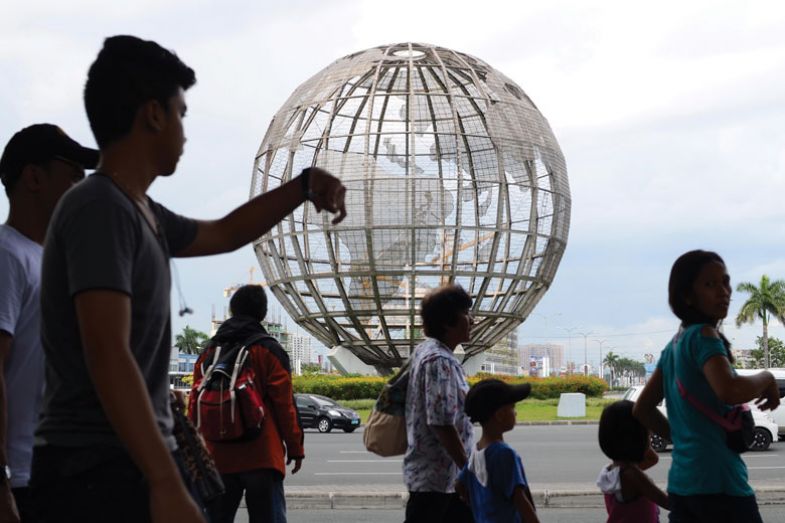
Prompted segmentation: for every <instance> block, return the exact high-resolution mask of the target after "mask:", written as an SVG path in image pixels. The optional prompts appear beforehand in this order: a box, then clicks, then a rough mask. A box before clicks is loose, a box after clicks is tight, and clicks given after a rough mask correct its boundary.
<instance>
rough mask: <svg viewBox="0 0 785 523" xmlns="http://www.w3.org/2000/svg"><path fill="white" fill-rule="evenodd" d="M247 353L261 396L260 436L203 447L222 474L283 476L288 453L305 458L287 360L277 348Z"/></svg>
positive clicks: (199, 374)
mask: <svg viewBox="0 0 785 523" xmlns="http://www.w3.org/2000/svg"><path fill="white" fill-rule="evenodd" d="M248 351H249V358H250V361H251V365H253V367H254V371H255V372H256V383H255V384H256V387H257V390H259V391H261V392H262V397H263V398H264V406H265V419H264V422H263V423H262V433H261V434H260V435H259V437H257V438H256V439H253V440H250V441H241V442H231V443H220V442H213V441H205V443H206V444H207V449H208V450H209V451H210V452H211V453H212V455H213V458H214V459H215V464H216V465H217V467H218V471H219V472H221V474H231V473H234V472H247V471H250V470H255V469H275V470H277V471H279V472H280V473H281V474H283V475H284V476H285V475H286V455H287V451H288V455H289V457H291V458H298V457H299V458H302V457H304V456H305V449H304V448H303V431H302V428H300V423H299V420H298V417H297V409H296V407H295V405H294V396H293V394H292V376H291V374H290V373H289V372H288V371H287V370H286V367H288V366H289V365H288V361H289V356H288V355H287V354H286V353H285V352H283V350H282V349H281V348H280V347H274V348H270V349H268V348H267V347H265V346H263V345H254V346H252V347H250V348H249V349H248ZM208 352H209V351H205V352H203V353H202V354H201V355H200V356H199V359H198V360H197V362H196V365H195V366H194V383H197V380H199V379H200V378H201V377H202V361H203V360H204V359H205V357H206V355H207V353H208ZM282 359H283V360H284V361H285V363H286V367H284V361H282ZM195 390H196V388H195V387H192V389H191V397H192V398H195V397H196V396H195V394H194V393H195ZM284 444H285V445H286V446H285V447H284Z"/></svg>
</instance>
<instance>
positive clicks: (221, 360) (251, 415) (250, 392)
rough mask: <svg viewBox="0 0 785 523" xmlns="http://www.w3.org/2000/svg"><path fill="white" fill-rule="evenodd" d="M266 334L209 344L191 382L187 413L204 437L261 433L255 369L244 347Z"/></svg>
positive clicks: (243, 438)
mask: <svg viewBox="0 0 785 523" xmlns="http://www.w3.org/2000/svg"><path fill="white" fill-rule="evenodd" d="M266 339H269V340H272V341H275V343H277V341H276V340H275V338H273V337H272V336H269V335H260V336H255V337H253V338H252V339H249V340H248V341H246V342H245V343H236V344H234V345H226V346H222V345H213V346H211V347H208V349H207V351H209V352H208V354H207V356H206V357H205V359H204V360H203V361H202V364H201V366H202V377H201V378H200V379H199V380H197V381H196V382H195V383H194V389H193V390H194V393H193V397H191V399H190V401H189V402H188V407H189V408H188V412H189V414H190V417H191V420H192V421H193V423H194V425H196V428H197V429H198V430H199V432H201V433H202V436H204V438H205V439H206V440H209V441H215V442H230V441H246V440H250V439H254V438H256V437H258V436H259V434H261V432H262V423H263V422H264V416H265V412H264V401H263V394H262V391H260V390H257V387H256V380H255V378H256V371H255V370H254V368H253V365H251V361H250V358H249V356H250V353H249V351H248V348H249V347H251V346H253V345H256V344H258V343H260V342H262V341H264V340H266Z"/></svg>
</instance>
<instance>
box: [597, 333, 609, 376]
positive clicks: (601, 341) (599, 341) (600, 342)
mask: <svg viewBox="0 0 785 523" xmlns="http://www.w3.org/2000/svg"><path fill="white" fill-rule="evenodd" d="M594 341H596V342H597V343H599V344H600V379H602V378H603V376H604V374H603V373H602V370H603V369H602V344H603V343H605V342H606V341H607V340H594Z"/></svg>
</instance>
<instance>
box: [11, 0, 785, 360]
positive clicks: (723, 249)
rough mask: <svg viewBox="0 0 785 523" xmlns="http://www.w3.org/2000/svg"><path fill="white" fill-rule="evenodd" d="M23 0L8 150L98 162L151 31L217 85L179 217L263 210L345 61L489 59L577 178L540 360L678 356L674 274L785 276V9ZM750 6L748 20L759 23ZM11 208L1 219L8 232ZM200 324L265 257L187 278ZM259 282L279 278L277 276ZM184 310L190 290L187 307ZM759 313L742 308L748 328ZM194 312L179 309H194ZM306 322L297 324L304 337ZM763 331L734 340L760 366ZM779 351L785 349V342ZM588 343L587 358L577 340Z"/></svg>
mask: <svg viewBox="0 0 785 523" xmlns="http://www.w3.org/2000/svg"><path fill="white" fill-rule="evenodd" d="M246 4H247V3H246V2H235V1H225V2H221V3H220V4H219V3H218V2H211V1H194V0H190V1H187V2H186V1H179V0H163V1H152V0H139V1H136V2H123V3H120V2H104V1H79V0H72V1H69V2H35V1H28V2H13V3H9V4H8V5H4V8H3V16H2V18H0V70H2V72H3V73H2V75H0V115H2V118H0V142H2V144H5V143H6V142H7V140H8V139H9V138H10V137H11V135H12V134H13V133H14V132H15V131H17V130H18V129H20V128H22V127H24V126H26V125H29V124H31V123H36V122H44V121H49V122H53V123H57V124H59V125H61V126H62V127H63V128H64V129H65V130H66V131H67V132H68V133H69V134H70V135H71V136H73V137H74V138H76V139H77V140H79V141H80V142H82V143H84V144H89V145H92V144H94V140H93V138H92V135H91V134H90V130H89V127H88V124H87V119H86V117H85V114H84V109H83V106H82V102H81V91H82V87H83V84H84V79H85V74H86V71H87V68H88V66H89V64H90V63H91V62H92V61H93V59H94V58H95V55H96V53H97V52H98V50H99V49H100V47H101V43H102V40H103V38H105V37H106V36H110V35H114V34H122V33H124V34H133V35H137V36H140V37H143V38H148V39H153V40H156V41H157V42H159V43H160V44H162V45H163V46H164V47H167V48H171V49H174V50H175V51H176V52H177V53H178V55H179V56H180V57H181V58H182V59H183V60H184V61H185V62H186V63H188V64H189V65H190V66H191V67H193V68H194V69H195V70H196V73H197V85H196V86H195V87H194V88H192V89H191V90H190V91H189V92H188V94H187V102H188V106H189V110H188V117H187V119H186V121H185V124H186V134H187V137H188V143H187V144H186V149H185V154H184V156H183V158H182V160H181V161H180V165H179V168H178V171H177V173H176V174H175V176H173V177H170V178H167V179H159V180H157V181H156V183H155V184H154V186H153V188H152V190H151V194H152V196H153V197H154V198H156V199H157V200H158V201H161V202H162V203H164V204H166V205H167V206H168V207H170V208H171V209H173V210H175V211H176V212H179V213H182V214H185V215H188V216H193V217H199V218H214V217H219V216H221V215H223V214H224V213H226V212H228V211H229V210H231V209H232V208H233V207H235V206H236V205H238V204H239V203H241V202H242V201H244V200H245V199H247V197H248V193H249V188H250V181H251V172H252V168H253V160H254V155H255V153H256V151H257V149H258V147H259V145H260V143H261V141H262V138H263V136H264V132H265V130H266V129H267V126H268V124H269V122H270V119H271V117H272V116H273V114H274V113H275V112H276V111H277V110H278V108H279V107H280V106H281V105H282V104H283V103H284V101H285V100H286V98H287V97H288V95H289V94H290V93H291V92H292V91H293V90H294V89H295V88H296V87H297V86H298V85H299V84H300V83H302V82H303V81H305V80H306V79H308V78H309V77H311V76H312V75H313V74H315V73H316V72H318V71H319V70H321V69H322V68H324V67H326V66H327V65H329V64H330V63H331V62H333V61H334V60H335V59H337V58H339V57H341V56H344V55H346V54H349V53H352V52H355V51H359V50H362V49H366V48H369V47H373V46H377V45H382V44H389V43H394V42H405V41H414V42H427V43H432V44H437V45H440V46H444V47H449V48H453V49H455V50H457V51H462V52H465V53H469V54H472V55H474V56H477V57H478V58H481V59H482V60H484V61H486V62H487V63H489V64H490V65H491V66H493V67H494V68H496V69H498V70H500V71H501V72H503V73H504V74H506V75H507V76H509V77H510V78H512V79H513V80H515V81H516V82H517V83H518V85H520V86H521V87H522V88H523V89H524V91H526V93H527V94H528V95H529V96H530V97H531V98H532V100H534V102H535V103H536V104H537V106H538V107H539V109H540V110H541V111H542V112H543V114H544V115H545V117H546V118H547V119H548V120H549V122H550V124H551V127H552V128H553V131H554V133H555V134H556V137H557V139H558V140H559V143H560V145H561V148H562V151H563V153H564V156H565V158H566V160H567V167H568V173H569V178H570V184H571V189H572V198H573V200H572V201H573V213H572V223H571V230H570V238H569V242H568V245H567V252H566V255H565V257H564V259H563V260H562V263H561V266H560V268H559V271H558V273H557V275H556V279H555V281H554V283H553V285H552V287H551V289H550V291H549V292H548V294H547V295H546V296H545V298H543V300H542V301H541V302H540V304H539V305H538V306H537V308H536V309H535V313H534V314H533V315H532V316H531V318H530V319H529V321H528V322H527V323H526V324H524V325H523V326H522V327H521V328H520V329H519V338H520V342H521V343H527V342H544V341H553V342H558V343H563V344H569V345H570V346H571V347H572V350H571V351H568V356H570V357H572V358H574V359H576V360H578V361H582V360H583V346H584V338H583V337H581V336H579V335H572V337H571V339H568V329H572V330H573V332H577V331H580V332H591V333H592V334H589V335H588V336H587V337H586V340H587V345H588V347H589V359H590V360H593V359H596V357H597V355H598V348H599V346H600V343H598V342H596V341H594V340H598V339H604V340H606V341H605V343H603V344H602V345H603V350H604V352H607V350H608V348H609V347H610V346H612V347H614V349H613V350H614V351H615V352H617V353H621V354H623V355H627V356H631V357H638V356H639V355H641V354H643V353H645V352H654V353H657V352H658V351H659V350H660V349H661V348H662V346H664V344H665V343H666V342H667V340H668V339H669V337H670V335H671V334H672V332H673V331H674V329H675V328H676V325H677V322H676V321H675V319H674V317H673V316H672V315H671V313H670V311H669V310H668V307H667V292H666V286H667V278H668V272H669V270H670V266H671V264H672V263H673V261H674V260H675V258H676V257H677V256H678V255H679V254H681V253H682V252H684V251H686V250H689V249H693V248H705V249H711V250H716V251H718V252H719V253H720V254H721V255H722V256H723V257H724V258H725V260H726V262H727V264H728V269H729V272H730V274H731V278H732V280H733V281H734V282H739V281H751V282H754V283H757V282H758V281H759V279H760V276H761V274H764V273H765V274H768V275H769V276H770V277H772V278H785V249H784V248H783V243H782V242H783V238H784V237H785V234H784V233H785V205H783V203H782V200H783V195H784V194H785V36H783V27H785V4H782V3H781V2H775V1H770V2H763V1H758V2H754V3H751V2H749V3H739V2H727V1H716V0H715V1H691V2H683V1H680V2H667V1H666V2H646V3H643V2H630V1H623V2H602V3H597V4H598V5H596V6H593V7H592V6H588V5H587V4H588V3H587V2H580V1H574V2H559V1H551V2H540V3H539V4H540V5H534V4H535V3H534V2H496V1H491V0H485V1H484V2H476V1H473V2H465V1H455V0H453V1H449V2H436V1H428V2H424V1H422V0H418V1H398V2H375V1H371V0H366V1H354V2H350V1H330V2H323V1H288V2H255V4H256V5H255V6H249V5H246ZM742 6H743V7H742ZM7 209H8V205H7V201H6V200H5V199H2V200H0V216H5V215H6V213H7ZM177 266H178V268H179V272H180V279H181V281H182V286H183V291H184V293H185V296H186V300H187V301H188V304H189V305H190V307H191V308H193V309H194V310H195V314H194V315H193V316H187V317H185V318H180V317H178V316H177V315H176V313H175V315H174V319H173V329H174V331H175V332H178V331H179V330H181V329H182V327H183V326H184V325H185V324H186V323H188V324H190V325H191V326H192V327H195V328H197V329H200V330H204V331H208V330H209V326H210V325H209V321H210V315H211V309H212V308H213V307H214V308H215V310H216V312H217V313H218V314H221V313H222V310H223V308H224V306H225V305H226V300H225V299H224V297H223V289H224V288H225V287H227V286H229V285H231V284H233V283H237V282H245V281H247V280H248V270H249V268H250V267H255V266H257V262H256V259H255V256H254V254H253V252H252V249H251V248H250V247H247V248H244V249H242V250H240V251H238V252H236V253H233V254H231V255H223V256H215V257H211V258H204V259H199V260H181V261H178V262H177ZM255 276H256V278H260V277H261V275H260V271H259V270H257V271H256V275H255ZM173 291H174V289H173ZM744 298H745V297H744V296H743V295H741V294H737V295H735V296H734V301H733V303H732V305H731V315H732V316H735V314H736V311H737V310H738V307H739V306H740V305H741V304H742V303H743V301H744ZM176 303H177V296H176V293H175V292H173V304H175V306H174V307H173V308H174V311H173V312H176ZM290 324H291V322H290ZM760 331H761V327H760V324H759V323H757V324H755V325H752V326H744V327H742V328H740V329H737V328H736V327H735V326H734V325H733V322H732V321H730V322H728V325H726V333H727V334H728V336H729V337H730V338H731V339H732V340H733V341H734V343H735V345H736V346H737V347H740V348H746V347H751V345H752V344H753V342H754V339H755V336H757V335H759V334H760ZM771 332H772V333H773V334H774V335H778V336H785V329H783V328H782V326H780V325H776V326H775V327H773V328H772V329H771ZM568 342H571V343H568Z"/></svg>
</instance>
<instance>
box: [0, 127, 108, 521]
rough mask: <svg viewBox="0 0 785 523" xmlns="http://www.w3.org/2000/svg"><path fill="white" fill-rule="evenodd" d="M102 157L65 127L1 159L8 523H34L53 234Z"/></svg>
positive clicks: (0, 482)
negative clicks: (44, 273)
mask: <svg viewBox="0 0 785 523" xmlns="http://www.w3.org/2000/svg"><path fill="white" fill-rule="evenodd" d="M96 163H98V151H96V150H93V149H87V148H85V147H82V146H81V145H79V144H78V143H76V142H75V141H73V140H72V139H70V138H69V137H68V136H67V135H66V134H65V133H64V132H63V131H62V130H61V129H60V128H59V127H57V126H55V125H51V124H37V125H31V126H29V127H26V128H24V129H22V130H21V131H19V132H17V133H16V134H15V135H14V136H13V137H12V138H11V140H10V141H9V142H8V144H6V147H5V150H4V151H3V156H2V158H0V180H2V183H3V186H4V188H5V193H6V195H7V196H8V202H9V211H8V220H7V221H6V223H4V224H2V225H0V289H2V293H0V521H3V522H17V521H20V519H21V521H22V522H23V523H24V522H26V521H34V518H33V516H32V514H31V508H32V507H31V501H30V495H29V492H28V486H27V485H28V481H29V479H30V461H31V459H32V454H33V432H34V430H35V425H36V423H37V421H38V413H39V410H40V404H41V397H42V394H43V382H44V353H43V350H42V348H41V333H40V328H39V325H40V322H39V317H40V307H39V303H38V296H39V286H40V280H41V274H40V273H41V254H42V251H43V247H42V244H43V242H44V235H45V234H46V227H47V225H48V224H49V219H50V217H51V216H52V212H53V211H54V207H55V205H56V204H57V201H58V200H59V199H60V197H61V196H62V195H63V193H64V192H65V191H66V190H67V189H68V188H70V187H71V186H72V185H73V184H75V183H76V182H78V181H79V180H81V179H82V178H84V170H85V169H86V168H87V169H93V168H95V165H96Z"/></svg>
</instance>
